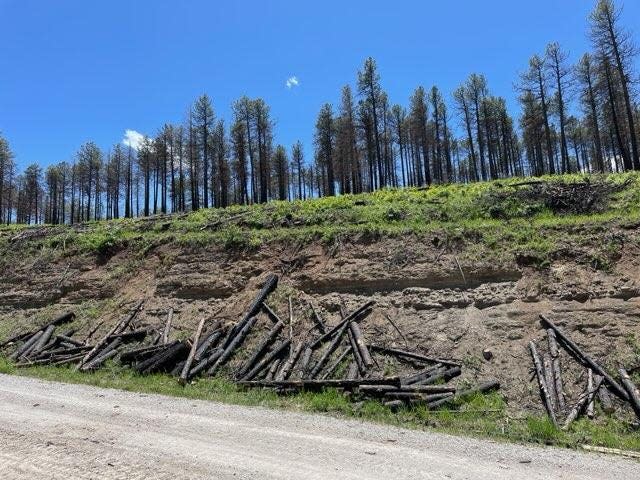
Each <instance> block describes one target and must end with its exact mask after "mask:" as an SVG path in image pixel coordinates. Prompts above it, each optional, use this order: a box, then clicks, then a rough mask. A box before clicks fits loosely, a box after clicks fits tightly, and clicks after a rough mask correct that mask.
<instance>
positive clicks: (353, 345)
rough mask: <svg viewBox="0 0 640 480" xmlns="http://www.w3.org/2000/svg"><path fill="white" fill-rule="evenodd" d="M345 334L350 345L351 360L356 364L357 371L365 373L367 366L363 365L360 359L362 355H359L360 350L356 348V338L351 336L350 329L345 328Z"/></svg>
mask: <svg viewBox="0 0 640 480" xmlns="http://www.w3.org/2000/svg"><path fill="white" fill-rule="evenodd" d="M347 336H348V338H349V344H350V345H351V352H352V353H353V360H354V361H355V362H356V366H357V367H358V372H359V373H360V374H361V375H366V374H367V368H366V367H365V366H364V362H363V361H362V356H360V350H358V344H357V343H356V339H355V337H354V336H353V333H352V332H351V329H349V330H347Z"/></svg>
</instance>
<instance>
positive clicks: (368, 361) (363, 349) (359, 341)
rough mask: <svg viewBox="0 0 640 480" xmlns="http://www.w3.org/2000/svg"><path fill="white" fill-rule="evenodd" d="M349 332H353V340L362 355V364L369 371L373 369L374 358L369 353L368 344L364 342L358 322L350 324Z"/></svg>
mask: <svg viewBox="0 0 640 480" xmlns="http://www.w3.org/2000/svg"><path fill="white" fill-rule="evenodd" d="M349 330H350V331H351V334H352V335H353V339H354V340H355V343H356V346H357V348H358V352H359V353H360V357H361V358H362V363H363V364H364V366H365V368H366V369H367V370H368V369H370V368H371V367H373V358H371V354H370V353H369V349H368V348H367V344H366V343H365V341H364V337H363V335H362V330H360V326H359V325H358V324H357V323H356V322H349Z"/></svg>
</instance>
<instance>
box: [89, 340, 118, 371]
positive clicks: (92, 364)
mask: <svg viewBox="0 0 640 480" xmlns="http://www.w3.org/2000/svg"><path fill="white" fill-rule="evenodd" d="M114 342H118V340H114ZM119 343H122V341H120V342H119ZM118 353H119V352H118V349H117V348H116V347H114V348H106V349H105V350H104V351H102V352H100V354H99V355H96V356H95V357H94V358H93V359H92V360H90V361H89V362H87V363H86V364H85V365H83V366H82V371H83V372H86V371H89V370H96V369H98V368H100V367H101V366H102V365H103V364H104V362H106V361H107V360H109V359H110V358H113V357H115V356H116V355H118Z"/></svg>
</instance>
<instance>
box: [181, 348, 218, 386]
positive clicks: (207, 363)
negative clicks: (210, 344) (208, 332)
mask: <svg viewBox="0 0 640 480" xmlns="http://www.w3.org/2000/svg"><path fill="white" fill-rule="evenodd" d="M223 353H224V349H223V348H222V347H218V348H216V349H215V350H213V352H211V353H210V354H209V356H208V357H206V358H204V359H202V360H200V362H198V363H197V364H196V365H195V366H194V367H193V368H192V369H191V371H190V372H189V377H188V378H189V379H191V378H193V377H195V376H196V375H198V374H199V373H200V372H202V371H204V370H206V369H207V368H209V367H211V366H212V365H213V364H214V363H216V361H217V360H218V359H219V358H220V356H221V355H222V354H223Z"/></svg>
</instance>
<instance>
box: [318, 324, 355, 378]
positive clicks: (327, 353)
mask: <svg viewBox="0 0 640 480" xmlns="http://www.w3.org/2000/svg"><path fill="white" fill-rule="evenodd" d="M347 328H349V323H343V325H342V327H341V328H340V329H339V330H338V332H337V333H336V334H335V336H334V337H333V339H332V340H331V343H330V344H329V345H328V346H327V348H326V349H325V351H324V352H323V354H322V356H321V357H320V359H319V360H318V362H317V363H316V364H315V365H314V366H313V368H312V369H311V371H310V372H309V378H310V379H313V378H315V377H316V376H317V375H318V374H319V373H320V371H321V370H322V369H323V368H324V366H325V364H326V363H327V361H328V360H329V357H331V355H332V354H333V352H334V351H335V350H336V348H338V345H340V342H341V341H342V337H343V336H344V333H345V332H346V330H347Z"/></svg>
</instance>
